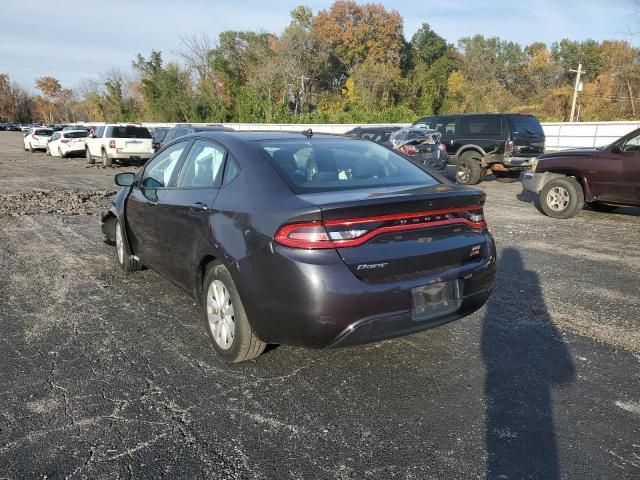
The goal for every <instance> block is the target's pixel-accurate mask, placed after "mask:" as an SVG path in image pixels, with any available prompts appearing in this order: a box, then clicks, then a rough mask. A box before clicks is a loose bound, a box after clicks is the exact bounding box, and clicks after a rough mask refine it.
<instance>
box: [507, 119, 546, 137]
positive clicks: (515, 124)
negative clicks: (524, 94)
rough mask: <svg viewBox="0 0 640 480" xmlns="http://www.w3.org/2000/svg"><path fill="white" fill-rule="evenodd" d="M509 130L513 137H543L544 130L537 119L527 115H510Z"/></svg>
mask: <svg viewBox="0 0 640 480" xmlns="http://www.w3.org/2000/svg"><path fill="white" fill-rule="evenodd" d="M511 130H513V133H514V134H515V135H535V136H536V137H541V136H544V130H542V125H540V122H539V121H538V119H537V118H536V117H532V116H529V115H512V116H511Z"/></svg>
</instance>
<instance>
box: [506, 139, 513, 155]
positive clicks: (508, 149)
mask: <svg viewBox="0 0 640 480" xmlns="http://www.w3.org/2000/svg"><path fill="white" fill-rule="evenodd" d="M504 153H513V140H507V143H506V145H505V147H504Z"/></svg>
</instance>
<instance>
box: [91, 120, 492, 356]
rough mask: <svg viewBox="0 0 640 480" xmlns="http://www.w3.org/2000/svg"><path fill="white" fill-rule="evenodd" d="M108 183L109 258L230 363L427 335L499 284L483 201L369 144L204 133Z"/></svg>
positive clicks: (468, 310)
mask: <svg viewBox="0 0 640 480" xmlns="http://www.w3.org/2000/svg"><path fill="white" fill-rule="evenodd" d="M116 184H117V185H119V186H121V187H122V188H121V189H120V191H119V192H118V194H117V195H116V196H115V198H114V200H113V205H112V206H111V208H110V210H109V212H107V213H106V214H105V215H104V216H103V219H102V230H103V232H104V234H105V236H106V240H107V242H109V243H112V244H115V246H116V252H117V259H118V263H119V264H120V266H121V267H122V269H123V270H124V271H125V272H130V271H133V270H139V269H140V268H142V266H143V265H144V266H147V267H149V268H151V269H153V270H155V271H156V272H158V273H161V274H162V275H164V276H166V277H167V278H168V279H170V280H171V281H173V282H174V283H175V284H176V285H178V286H180V287H182V288H183V289H185V290H186V291H187V292H189V293H190V294H191V295H193V296H194V297H195V298H196V299H198V300H199V302H200V303H201V305H202V307H203V312H204V315H203V316H204V324H205V326H206V328H207V331H208V333H209V335H210V337H211V340H212V344H213V346H214V348H215V349H216V351H217V352H218V353H219V354H220V355H221V356H222V357H223V358H224V359H226V360H227V361H230V362H238V361H243V360H248V359H251V358H254V357H256V356H258V355H259V354H260V353H262V351H263V350H264V348H265V346H266V344H268V343H276V344H287V345H302V346H306V347H318V348H319V347H337V346H346V345H354V344H359V343H366V342H373V341H377V340H382V339H385V338H390V337H394V336H399V335H406V334H409V333H412V332H417V331H419V330H424V329H427V328H431V327H435V326H438V325H441V324H443V323H446V322H449V321H452V320H456V319H459V318H461V317H464V316H465V315H469V314H470V313H472V312H474V311H475V310H477V309H478V308H480V307H481V306H482V305H483V304H484V303H485V302H486V301H487V298H488V297H489V294H490V293H491V289H492V288H493V285H494V281H495V273H496V250H495V244H494V242H493V238H492V236H491V234H490V233H489V231H488V230H487V225H486V223H485V219H484V215H483V204H484V201H485V195H484V194H483V193H482V192H479V191H476V190H472V189H469V188H467V187H462V186H457V185H453V184H452V183H450V182H449V181H448V180H446V179H444V178H440V177H438V176H434V174H433V173H428V172H427V171H426V170H424V169H422V168H421V167H419V166H417V165H415V164H413V163H412V162H410V161H408V160H406V159H405V158H403V157H401V156H399V155H397V154H396V153H394V152H392V151H390V150H388V149H386V148H384V147H382V146H380V145H377V144H375V143H373V142H368V141H365V140H358V139H351V138H345V137H339V136H328V135H313V134H312V133H311V132H310V131H307V132H305V133H281V132H202V133H197V134H194V135H189V136H186V137H182V138H180V139H178V140H176V141H174V142H173V143H170V144H169V145H167V146H165V147H164V148H163V149H162V150H160V151H158V152H157V153H156V154H155V155H154V156H153V157H152V158H151V159H150V160H149V161H148V162H147V163H146V164H145V166H144V167H143V168H142V169H141V170H140V171H139V172H138V173H137V174H135V175H134V174H132V173H120V174H118V175H116Z"/></svg>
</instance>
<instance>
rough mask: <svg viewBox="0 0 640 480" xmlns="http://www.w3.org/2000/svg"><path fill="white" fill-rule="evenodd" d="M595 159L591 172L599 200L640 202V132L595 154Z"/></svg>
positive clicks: (624, 202)
mask: <svg viewBox="0 0 640 480" xmlns="http://www.w3.org/2000/svg"><path fill="white" fill-rule="evenodd" d="M591 163H592V165H591V167H590V168H589V175H590V178H591V183H592V186H593V193H594V195H595V196H596V197H597V199H598V200H599V201H602V202H612V203H623V204H638V203H640V134H639V135H635V136H632V137H630V138H627V139H624V140H623V141H622V142H621V143H620V144H618V145H616V146H615V147H614V148H612V149H610V150H607V151H605V152H603V153H601V154H599V155H596V156H594V158H593V159H592V161H591Z"/></svg>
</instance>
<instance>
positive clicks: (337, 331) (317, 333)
mask: <svg viewBox="0 0 640 480" xmlns="http://www.w3.org/2000/svg"><path fill="white" fill-rule="evenodd" d="M486 242H487V247H488V248H487V250H486V251H487V252H488V253H487V256H484V257H482V258H479V259H477V260H474V261H473V262H466V263H465V264H464V265H461V266H457V267H452V268H450V269H448V270H446V271H438V272H436V273H433V274H425V275H423V276H419V277H411V278H410V279H406V280H395V281H388V282H384V283H377V282H376V283H372V282H365V281H362V280H360V279H358V278H357V277H356V276H355V275H354V274H353V273H352V272H351V270H349V268H348V267H347V266H346V264H345V263H344V262H343V261H342V259H341V258H340V257H339V255H338V253H337V252H336V251H335V250H295V249H289V248H286V247H282V246H279V245H275V244H274V245H273V246H272V248H264V249H261V250H259V251H258V252H255V253H253V254H252V255H250V256H249V257H245V259H243V260H241V261H240V262H239V263H238V264H237V270H235V271H234V272H232V273H233V276H234V279H235V281H236V285H237V286H238V290H239V292H240V295H241V297H242V299H243V303H244V307H245V310H246V311H247V315H248V317H249V320H250V322H251V325H252V327H253V329H254V331H255V332H256V334H257V336H258V337H259V338H260V339H261V340H263V341H265V342H268V343H278V344H285V345H300V346H305V347H311V348H325V347H342V346H347V345H355V344H361V343H368V342H375V341H379V340H383V339H386V338H391V337H396V336H401V335H407V334H410V333H414V332H418V331H420V330H425V329H429V328H433V327H436V326H438V325H442V324H443V323H447V322H450V321H453V320H457V319H459V318H462V317H464V316H466V315H469V314H470V313H472V312H474V311H475V310H477V309H478V308H480V307H481V306H482V305H483V304H484V303H485V302H486V300H487V299H488V298H489V295H490V293H491V290H492V289H493V286H494V283H495V275H496V255H495V244H494V242H493V239H492V237H491V236H490V235H489V234H486ZM448 280H459V281H460V284H461V286H462V288H461V290H462V295H461V302H460V306H459V308H457V310H456V311H454V312H450V311H449V312H447V313H446V314H443V315H442V316H437V315H436V316H433V317H431V318H430V319H429V320H420V321H418V320H413V319H412V318H411V308H412V298H411V290H412V289H413V288H416V287H420V286H424V285H429V284H431V283H435V282H443V281H448Z"/></svg>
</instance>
